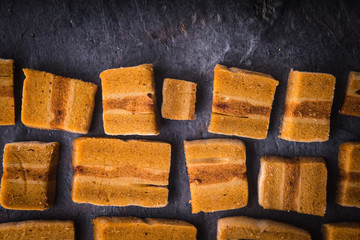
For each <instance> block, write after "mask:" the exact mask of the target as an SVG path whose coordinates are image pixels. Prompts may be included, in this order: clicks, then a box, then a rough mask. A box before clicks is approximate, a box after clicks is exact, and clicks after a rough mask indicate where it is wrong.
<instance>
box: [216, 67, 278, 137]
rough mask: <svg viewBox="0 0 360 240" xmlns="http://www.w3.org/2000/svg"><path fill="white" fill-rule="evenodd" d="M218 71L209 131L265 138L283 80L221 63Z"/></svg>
mask: <svg viewBox="0 0 360 240" xmlns="http://www.w3.org/2000/svg"><path fill="white" fill-rule="evenodd" d="M214 72H215V75H214V89H213V104H212V113H211V121H210V126H209V132H212V133H219V134H225V135H236V136H240V137H248V138H255V139H265V138H266V136H267V132H268V128H269V122H270V113H271V108H272V103H273V100H274V95H275V90H276V86H277V85H278V84H279V82H278V81H276V80H275V79H274V78H273V77H272V76H270V75H268V74H264V73H258V72H253V71H248V70H243V69H239V68H234V67H233V68H227V67H225V66H222V65H219V64H217V65H216V67H215V70H214Z"/></svg>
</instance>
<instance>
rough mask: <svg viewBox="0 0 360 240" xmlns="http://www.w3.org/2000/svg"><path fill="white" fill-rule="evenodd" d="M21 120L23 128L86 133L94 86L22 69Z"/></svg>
mask: <svg viewBox="0 0 360 240" xmlns="http://www.w3.org/2000/svg"><path fill="white" fill-rule="evenodd" d="M23 71H24V74H25V76H26V78H25V80H24V88H23V99H22V111H21V121H22V122H23V124H24V125H26V126H27V127H32V128H40V129H50V130H63V131H68V132H74V133H84V134H86V133H88V131H89V128H90V125H91V120H92V116H93V111H94V106H95V93H96V91H97V86H96V85H95V84H93V83H90V82H84V81H81V80H78V79H72V78H66V77H61V76H57V75H54V74H51V73H47V72H42V71H37V70H33V69H23Z"/></svg>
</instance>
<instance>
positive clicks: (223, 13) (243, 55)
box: [0, 0, 360, 239]
mask: <svg viewBox="0 0 360 240" xmlns="http://www.w3.org/2000/svg"><path fill="white" fill-rule="evenodd" d="M218 2H219V1H218ZM359 13H360V3H359V2H358V1H343V0H338V1H327V0H323V1H311V0H308V1H295V0H293V1H280V0H274V1H261V0H258V1H255V0H248V1H227V2H226V3H216V2H215V1H213V2H211V1H174V2H170V1H129V2H127V1H124V2H121V1H115V0H112V1H96V0H93V1H71V0H69V1H64V2H61V1H43V2H42V1H36V0H35V1H26V3H25V1H7V0H5V1H4V0H3V1H1V3H0V57H2V58H12V59H15V96H16V126H15V127H14V126H11V127H0V149H1V150H0V154H1V155H2V149H3V147H4V144H5V143H8V142H15V141H25V140H40V141H59V142H60V143H61V144H62V147H61V156H60V157H61V159H60V162H59V169H58V181H57V183H58V187H57V202H56V205H55V206H54V207H53V208H51V209H50V210H47V211H44V212H39V211H32V212H31V211H10V210H5V209H3V208H0V221H1V222H7V221H20V220H28V219H72V220H74V221H75V223H76V234H77V238H78V239H92V227H91V219H92V218H95V217H97V216H104V215H114V216H128V215H135V216H139V217H162V218H178V219H183V220H186V221H189V222H190V223H192V224H194V225H196V227H197V228H198V238H199V239H215V236H216V221H217V219H218V218H219V217H225V216H233V215H246V216H252V217H257V218H270V219H273V220H278V221H284V222H288V223H291V224H294V225H296V226H298V227H302V228H304V229H306V230H308V231H310V233H311V234H312V236H313V238H314V239H320V238H321V234H320V227H321V224H322V223H325V222H333V221H344V220H351V221H355V220H357V221H360V210H359V209H353V208H343V207H340V206H338V205H336V204H335V203H334V194H335V182H336V178H337V172H336V165H337V154H338V145H339V144H340V143H342V142H344V141H348V140H360V118H355V117H348V116H342V115H339V114H338V111H339V109H340V106H341V103H342V99H343V96H344V90H345V86H346V81H347V76H348V73H349V71H350V70H356V71H360V57H359V56H360V40H359V39H360V14H359ZM141 63H153V64H154V68H155V78H156V90H157V96H158V105H159V107H160V104H161V101H162V96H161V88H162V82H163V79H164V77H171V78H179V79H184V80H189V81H193V82H196V83H198V95H197V100H198V101H197V105H196V119H195V121H170V120H164V119H163V120H162V129H161V134H160V135H159V136H156V137H122V136H119V138H122V139H127V138H141V139H154V140H163V141H167V142H170V143H171V144H172V164H171V173H170V186H169V189H170V196H169V205H168V206H167V207H165V208H159V209H147V208H141V207H99V206H92V205H87V204H75V203H73V202H72V201H71V196H70V189H71V179H72V169H71V150H72V147H71V145H72V141H73V139H74V138H77V137H79V136H80V135H78V134H72V133H66V132H60V131H45V130H37V129H30V128H27V127H25V126H24V125H23V124H22V123H21V120H20V106H21V93H22V83H23V79H24V75H23V73H22V71H21V68H23V67H27V68H34V69H38V70H44V71H48V72H51V73H55V74H58V75H63V76H68V77H73V78H79V79H82V80H85V81H90V82H93V83H96V84H97V85H99V87H100V88H99V91H98V93H97V95H96V103H97V104H96V107H95V112H94V118H93V123H92V126H91V130H90V132H89V134H88V135H89V136H105V134H104V131H103V127H102V114H101V113H102V105H101V86H100V79H99V74H100V72H101V71H103V70H104V69H107V68H114V67H120V66H133V65H137V64H141ZM217 63H221V64H224V65H227V66H236V67H241V68H245V69H250V70H255V71H260V72H264V73H269V74H271V75H273V76H274V77H275V78H276V79H277V80H279V81H280V84H279V86H278V88H277V91H276V95H275V101H274V105H273V111H272V116H271V124H270V130H269V135H268V137H267V139H266V140H262V141H257V140H251V139H245V138H241V139H242V140H244V142H245V144H246V147H247V168H248V178H249V187H250V189H249V191H250V192H249V194H250V195H249V205H248V206H247V207H245V208H242V209H238V210H231V211H223V212H216V213H199V214H195V215H193V214H191V205H190V204H189V200H190V192H189V184H188V181H187V173H186V166H185V159H184V153H183V144H182V141H183V140H185V139H188V140H189V139H199V138H210V137H224V136H221V135H214V134H210V133H208V132H207V126H208V124H209V121H210V112H211V99H212V94H211V91H212V82H213V68H214V66H215V64H217ZM290 68H294V69H297V70H304V71H318V72H326V73H331V74H334V75H335V76H336V78H337V83H336V90H335V101H334V105H333V112H332V116H331V138H330V140H329V141H328V142H325V143H294V142H287V141H283V140H280V139H279V138H278V135H279V126H280V120H281V116H282V112H283V106H284V98H285V89H286V83H287V76H288V73H289V70H290ZM264 154H274V155H281V156H289V157H292V156H323V157H325V158H326V162H327V165H328V172H329V178H328V179H329V181H328V208H327V214H326V216H325V217H324V218H321V217H315V216H309V215H303V214H296V213H292V212H289V213H288V212H281V211H271V210H264V209H262V208H261V207H260V206H259V205H258V203H257V190H256V188H257V174H258V171H259V159H260V157H261V156H262V155H264Z"/></svg>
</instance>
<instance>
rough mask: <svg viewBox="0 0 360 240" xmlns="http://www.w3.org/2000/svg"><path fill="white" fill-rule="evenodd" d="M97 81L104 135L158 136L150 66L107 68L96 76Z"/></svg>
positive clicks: (157, 116) (152, 73)
mask: <svg viewBox="0 0 360 240" xmlns="http://www.w3.org/2000/svg"><path fill="white" fill-rule="evenodd" d="M100 78H101V84H102V97H103V120H104V130H105V133H106V134H108V135H158V134H159V132H160V119H159V113H158V110H157V106H156V95H155V81H154V70H153V65H152V64H142V65H139V66H135V67H125V68H114V69H108V70H105V71H103V72H102V73H101V74H100Z"/></svg>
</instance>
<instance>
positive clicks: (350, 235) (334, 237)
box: [321, 222, 360, 240]
mask: <svg viewBox="0 0 360 240" xmlns="http://www.w3.org/2000/svg"><path fill="white" fill-rule="evenodd" d="M321 230H322V234H323V239H324V240H358V239H360V223H359V222H340V223H327V224H324V225H323V226H322V229H321Z"/></svg>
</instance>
